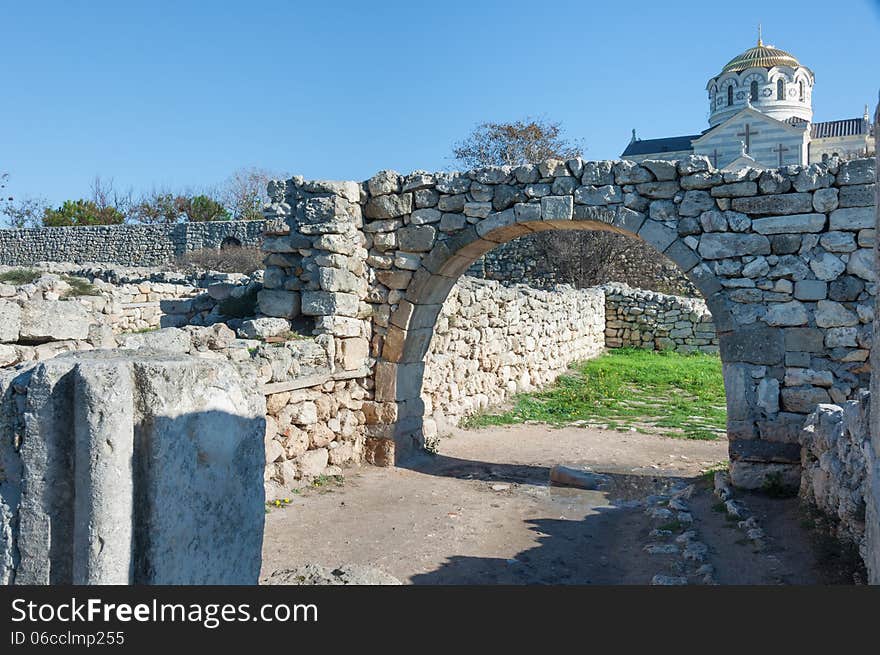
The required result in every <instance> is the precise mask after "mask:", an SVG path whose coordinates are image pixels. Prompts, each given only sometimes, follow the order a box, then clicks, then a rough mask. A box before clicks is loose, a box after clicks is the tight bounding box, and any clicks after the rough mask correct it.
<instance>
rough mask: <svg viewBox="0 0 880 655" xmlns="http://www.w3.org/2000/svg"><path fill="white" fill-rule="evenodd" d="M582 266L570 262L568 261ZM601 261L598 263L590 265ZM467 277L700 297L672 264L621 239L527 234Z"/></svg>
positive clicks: (639, 244) (487, 257) (486, 258)
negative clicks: (621, 287) (619, 285)
mask: <svg viewBox="0 0 880 655" xmlns="http://www.w3.org/2000/svg"><path fill="white" fill-rule="evenodd" d="M573 255H575V256H577V257H579V258H582V259H586V260H588V261H586V262H578V261H572V256H573ZM596 258H598V259H601V260H602V261H601V262H593V261H589V260H593V259H596ZM468 275H471V276H474V277H483V278H486V279H488V280H499V281H501V282H505V281H508V280H513V281H516V282H522V283H525V284H530V285H533V286H537V287H543V288H549V287H552V286H554V285H557V284H573V285H574V286H578V287H591V286H599V285H601V284H605V283H609V282H620V283H623V284H626V285H628V286H631V287H634V288H637V289H646V290H649V291H659V292H661V293H667V294H673V295H679V296H692V297H697V296H699V295H700V292H699V291H698V290H697V288H696V287H695V286H694V284H693V283H692V282H691V281H690V280H688V278H687V276H686V275H685V274H684V273H683V272H682V271H681V269H679V268H678V267H677V266H676V265H675V264H674V263H673V262H672V261H670V260H669V259H667V258H666V257H662V256H658V254H657V251H656V250H655V249H654V248H653V247H651V246H649V245H648V244H646V243H644V242H643V241H640V240H638V239H634V238H632V237H627V236H625V235H623V234H612V233H607V232H606V233H598V234H597V233H595V232H578V231H574V230H569V231H566V232H561V233H556V234H553V233H551V234H527V235H525V236H522V237H519V238H517V239H514V240H513V241H508V242H507V243H503V244H501V245H500V246H498V247H497V248H495V249H494V250H490V251H489V252H487V253H486V254H485V255H483V256H482V257H480V258H479V259H478V260H477V261H476V262H474V264H473V266H471V267H470V268H469V269H468Z"/></svg>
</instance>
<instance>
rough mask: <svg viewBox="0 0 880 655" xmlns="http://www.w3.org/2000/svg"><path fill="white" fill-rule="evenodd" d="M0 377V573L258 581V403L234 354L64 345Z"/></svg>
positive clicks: (74, 579)
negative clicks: (0, 478) (5, 473)
mask: <svg viewBox="0 0 880 655" xmlns="http://www.w3.org/2000/svg"><path fill="white" fill-rule="evenodd" d="M0 386H4V395H3V419H4V420H3V421H2V424H0V427H2V429H3V432H4V434H3V437H4V440H3V445H4V447H3V448H2V449H0V451H2V452H0V454H2V455H3V459H4V466H9V465H11V467H10V468H11V470H20V476H19V477H18V478H17V479H18V480H20V482H19V483H18V485H17V486H18V489H13V488H12V486H13V485H9V484H8V483H9V482H10V480H9V479H7V480H6V481H5V483H6V485H7V486H9V487H10V488H9V489H7V488H5V487H4V488H3V489H2V491H3V500H4V503H3V505H4V509H7V508H8V509H9V510H10V511H9V512H8V517H7V512H3V516H2V518H3V526H2V527H3V534H4V535H8V537H7V536H4V540H5V542H7V543H6V545H4V549H3V550H4V552H5V553H7V554H11V555H10V556H8V557H7V556H4V558H3V559H4V560H5V561H4V563H6V564H7V573H6V574H5V575H4V577H5V582H7V583H15V584H71V583H73V584H175V585H179V584H255V583H256V582H257V580H258V576H259V571H260V564H261V549H262V540H263V539H262V538H263V524H264V520H265V516H264V514H265V510H264V492H263V466H264V462H265V456H264V452H263V450H264V445H263V438H264V433H265V401H264V399H263V396H262V394H261V393H260V392H259V391H258V390H256V389H254V388H252V387H251V386H249V385H247V384H245V382H244V380H243V379H242V378H241V376H240V375H239V373H238V372H237V371H236V369H235V368H234V367H233V365H232V364H230V363H229V362H226V361H218V360H207V359H200V358H194V357H189V356H185V355H177V354H168V353H159V352H145V351H137V352H134V351H124V350H118V351H117V350H114V351H93V352H86V353H70V354H66V355H61V356H59V357H56V358H54V359H51V360H48V361H46V362H44V363H42V364H39V365H37V366H35V367H34V368H32V369H30V370H26V371H24V372H21V373H20V374H18V375H17V376H16V377H15V379H14V380H11V381H5V380H4V384H3V385H0ZM16 434H20V441H21V447H20V448H19V449H18V451H17V452H15V451H14V448H13V449H10V448H6V447H5V446H6V445H7V441H8V442H9V443H10V444H14V443H15V441H16V440H17V439H18V437H16V436H15V435H16ZM10 435H12V438H11V439H6V437H8V436H10ZM6 460H8V461H6ZM16 491H20V496H19V497H16V494H15V493H14V492H16ZM18 498H20V500H19V502H17V503H16V502H15V501H16V500H18ZM16 526H17V528H16ZM7 546H9V547H7ZM9 562H11V566H8V563H9Z"/></svg>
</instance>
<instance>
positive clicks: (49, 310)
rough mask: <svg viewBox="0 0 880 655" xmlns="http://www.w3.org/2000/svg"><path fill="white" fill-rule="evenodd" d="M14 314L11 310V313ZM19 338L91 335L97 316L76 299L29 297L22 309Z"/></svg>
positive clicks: (28, 340) (43, 339)
mask: <svg viewBox="0 0 880 655" xmlns="http://www.w3.org/2000/svg"><path fill="white" fill-rule="evenodd" d="M10 316H11V314H10ZM20 318H21V326H20V333H19V339H20V340H21V341H23V342H25V343H45V342H47V341H62V340H64V339H82V340H85V339H88V337H89V326H90V325H91V324H92V323H93V322H94V319H93V318H92V316H91V315H90V314H89V311H88V310H87V309H86V308H85V306H83V305H82V304H80V303H78V302H76V301H75V300H38V299H36V298H34V299H31V300H28V301H27V302H25V303H24V305H23V306H22V309H21V317H20Z"/></svg>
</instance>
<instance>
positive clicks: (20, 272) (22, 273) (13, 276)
mask: <svg viewBox="0 0 880 655" xmlns="http://www.w3.org/2000/svg"><path fill="white" fill-rule="evenodd" d="M40 275H42V273H40V271H35V270H33V269H30V268H14V269H12V270H11V271H6V272H5V273H0V282H6V283H7V284H14V285H16V286H18V285H21V284H30V283H31V282H33V281H34V280H36V279H38V278H39V277H40Z"/></svg>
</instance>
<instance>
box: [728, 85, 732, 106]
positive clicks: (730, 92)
mask: <svg viewBox="0 0 880 655" xmlns="http://www.w3.org/2000/svg"><path fill="white" fill-rule="evenodd" d="M732 104H733V86H729V87H727V106H728V107H730V105H732Z"/></svg>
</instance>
